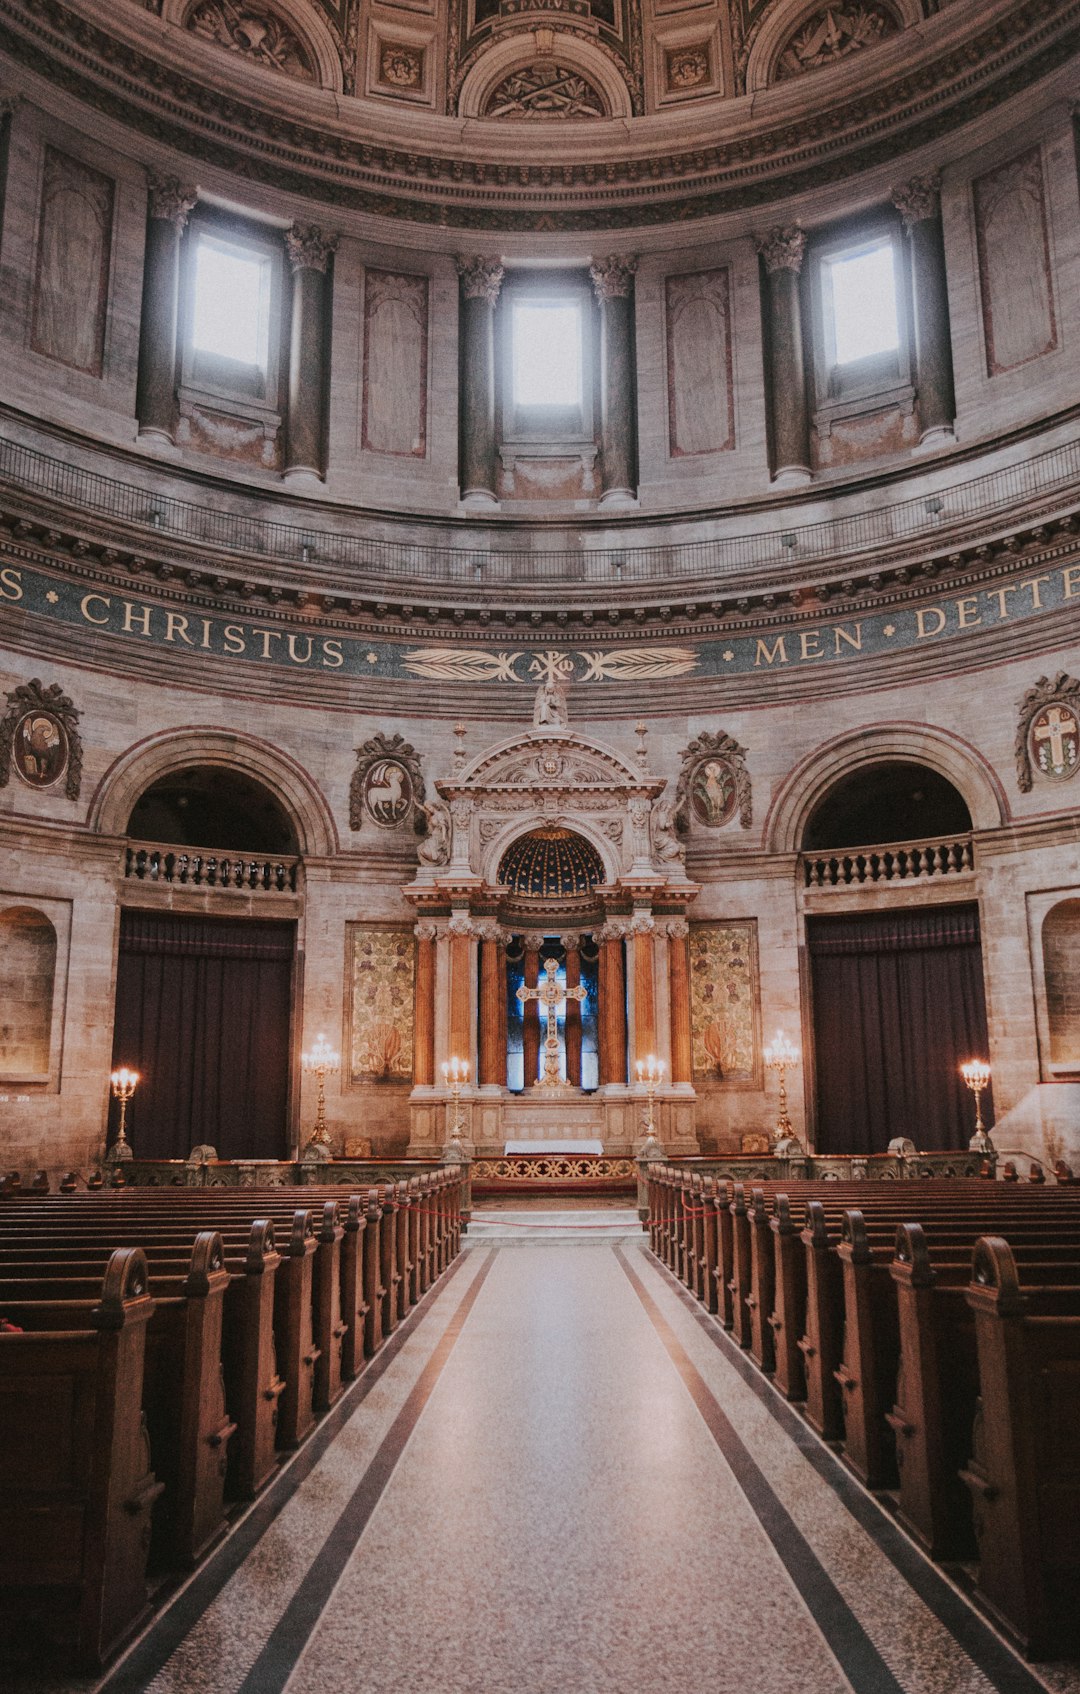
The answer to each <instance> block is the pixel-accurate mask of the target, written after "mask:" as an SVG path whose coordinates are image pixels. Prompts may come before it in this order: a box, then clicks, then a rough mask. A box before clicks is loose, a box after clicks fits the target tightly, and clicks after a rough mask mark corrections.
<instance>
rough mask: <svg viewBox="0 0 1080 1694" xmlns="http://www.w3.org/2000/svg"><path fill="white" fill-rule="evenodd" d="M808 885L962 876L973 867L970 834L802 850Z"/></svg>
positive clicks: (852, 885) (842, 885)
mask: <svg viewBox="0 0 1080 1694" xmlns="http://www.w3.org/2000/svg"><path fill="white" fill-rule="evenodd" d="M802 865H803V878H804V881H805V885H806V887H807V888H855V887H858V886H860V885H862V884H864V883H883V882H915V881H920V882H926V881H929V880H930V879H931V878H941V877H946V876H963V875H964V874H965V873H966V872H968V871H973V870H974V869H975V857H974V853H973V851H972V844H971V836H970V835H959V836H954V837H949V836H937V837H936V838H935V839H934V840H933V841H900V842H893V843H890V844H889V845H887V846H884V847H854V848H851V849H850V850H845V851H842V852H837V853H804V854H803V855H802Z"/></svg>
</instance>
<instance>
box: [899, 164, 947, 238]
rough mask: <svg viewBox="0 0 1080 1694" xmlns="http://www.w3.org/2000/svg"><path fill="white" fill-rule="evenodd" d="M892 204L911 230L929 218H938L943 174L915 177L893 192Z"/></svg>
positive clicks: (930, 172) (938, 172) (925, 174)
mask: <svg viewBox="0 0 1080 1694" xmlns="http://www.w3.org/2000/svg"><path fill="white" fill-rule="evenodd" d="M892 203H893V205H894V206H895V207H896V209H897V211H898V212H899V213H900V216H901V217H902V218H903V220H904V228H905V229H908V230H910V229H911V228H913V226H914V225H915V224H918V223H924V222H925V221H926V219H927V218H936V217H937V215H938V213H939V211H940V210H941V172H940V171H936V170H935V171H926V172H924V173H923V174H922V175H921V176H913V177H912V178H911V179H910V180H909V181H908V182H904V183H901V184H900V186H899V187H898V188H894V189H893V191H892Z"/></svg>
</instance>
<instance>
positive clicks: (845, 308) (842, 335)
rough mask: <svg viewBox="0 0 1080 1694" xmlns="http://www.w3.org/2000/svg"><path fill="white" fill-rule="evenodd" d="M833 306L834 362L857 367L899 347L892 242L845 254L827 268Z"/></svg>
mask: <svg viewBox="0 0 1080 1694" xmlns="http://www.w3.org/2000/svg"><path fill="white" fill-rule="evenodd" d="M825 268H826V275H827V283H828V290H827V291H828V296H829V299H830V302H831V306H832V336H833V347H834V358H835V362H836V364H838V365H853V364H855V363H856V362H857V361H858V360H859V359H870V358H873V356H874V355H875V354H876V353H892V352H895V351H896V349H897V347H899V345H900V328H899V323H898V320H897V314H896V272H895V269H894V267H893V250H892V242H891V241H879V242H875V243H874V245H873V246H872V247H863V248H860V249H859V251H858V252H856V253H845V254H844V255H843V256H842V257H841V258H838V259H830V260H829V261H828V262H827V264H826V267H825Z"/></svg>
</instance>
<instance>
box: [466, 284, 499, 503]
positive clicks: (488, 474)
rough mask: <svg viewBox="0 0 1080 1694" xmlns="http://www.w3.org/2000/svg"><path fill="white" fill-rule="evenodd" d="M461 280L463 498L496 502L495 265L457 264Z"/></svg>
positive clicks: (497, 286)
mask: <svg viewBox="0 0 1080 1694" xmlns="http://www.w3.org/2000/svg"><path fill="white" fill-rule="evenodd" d="M457 268H458V275H459V277H460V278H461V437H462V439H461V498H462V499H463V500H475V501H482V502H486V503H491V502H493V501H495V499H496V494H495V306H496V303H497V301H498V298H499V290H500V289H501V288H502V281H503V268H502V266H501V265H500V263H499V261H498V259H485V258H484V257H483V256H482V255H480V254H477V255H476V256H475V257H474V258H471V259H466V258H459V259H458V261H457Z"/></svg>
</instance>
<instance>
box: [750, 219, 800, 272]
mask: <svg viewBox="0 0 1080 1694" xmlns="http://www.w3.org/2000/svg"><path fill="white" fill-rule="evenodd" d="M754 245H755V247H756V248H757V250H758V252H759V253H760V254H761V257H762V258H763V259H764V261H765V269H766V271H767V272H768V274H769V275H770V276H772V275H773V274H774V272H776V271H794V273H795V275H796V276H798V274H799V272H800V271H801V270H802V262H803V254H804V253H805V251H806V233H805V231H804V230H801V229H794V228H792V229H771V230H770V231H769V233H768V235H759V236H758V238H757V240H756V242H755V243H754Z"/></svg>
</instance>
